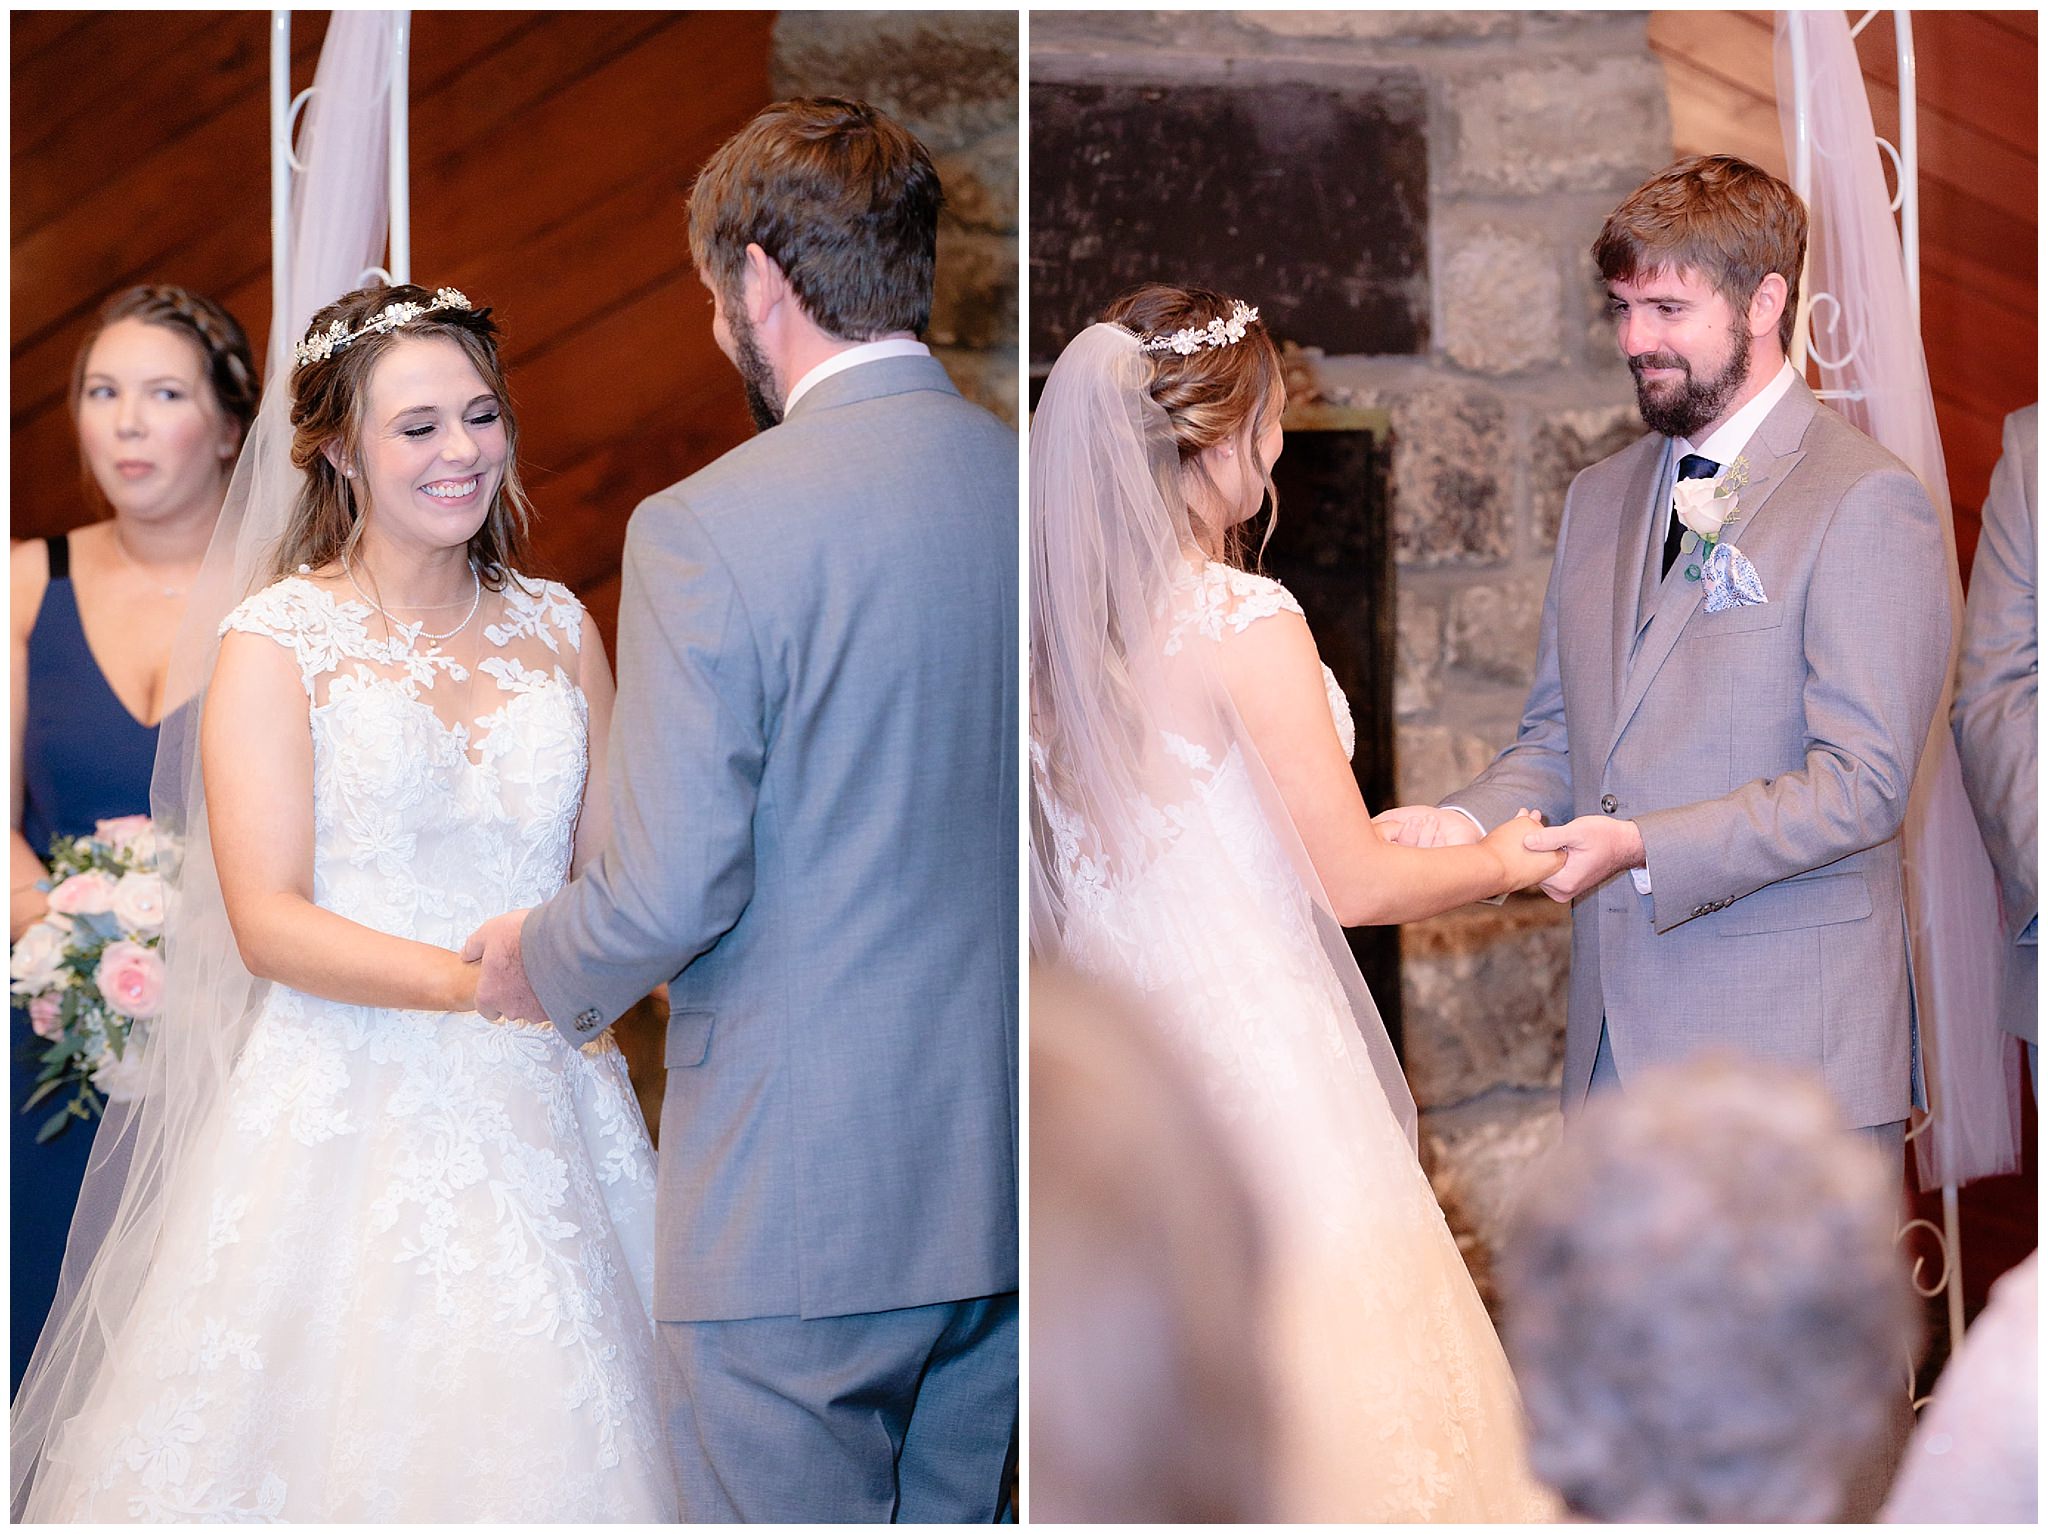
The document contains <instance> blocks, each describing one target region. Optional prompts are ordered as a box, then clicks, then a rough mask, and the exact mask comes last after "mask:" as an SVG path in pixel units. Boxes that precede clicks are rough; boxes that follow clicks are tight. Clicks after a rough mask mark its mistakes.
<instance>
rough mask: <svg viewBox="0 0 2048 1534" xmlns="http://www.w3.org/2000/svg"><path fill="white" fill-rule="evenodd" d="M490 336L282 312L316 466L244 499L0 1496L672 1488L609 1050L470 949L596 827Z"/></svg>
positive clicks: (592, 843) (429, 322)
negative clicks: (154, 934) (493, 978)
mask: <svg viewBox="0 0 2048 1534" xmlns="http://www.w3.org/2000/svg"><path fill="white" fill-rule="evenodd" d="M496 337H497V329H496V327H495V326H494V325H493V324H492V322H491V320H490V318H489V315H488V311H485V310H477V309H473V308H472V307H471V306H470V304H469V302H468V301H467V300H466V299H465V298H463V296H462V295H461V294H459V293H457V292H455V291H454V290H452V289H445V288H444V289H441V290H440V291H439V292H436V293H429V292H427V291H426V290H425V289H422V288H417V287H412V286H404V287H396V288H384V287H371V288H365V289H361V290H359V291H356V292H353V293H350V294H348V295H347V296H346V297H344V298H342V299H340V300H339V301H337V302H336V303H333V304H330V305H329V306H328V307H327V308H325V309H323V310H322V311H320V313H319V314H318V315H316V316H315V318H314V321H313V328H312V330H311V332H310V333H309V335H308V338H307V340H306V341H305V342H303V343H302V344H301V345H300V347H299V348H298V351H297V366H296V368H295V370H294V372H293V375H292V384H291V406H290V411H291V414H290V428H291V461H292V464H293V465H294V466H295V467H296V468H297V469H298V470H299V471H301V472H300V475H299V476H298V478H299V480H300V483H299V487H298V490H297V494H296V497H295V500H291V501H285V502H284V504H289V505H291V507H292V509H291V510H290V514H289V519H288V525H286V526H284V527H283V528H282V532H281V536H278V533H279V528H278V523H279V521H280V520H283V519H282V518H281V516H280V514H279V513H278V512H270V513H268V515H269V518H270V522H269V536H268V537H267V538H263V537H261V536H260V533H261V524H262V523H263V519H264V517H265V515H266V512H265V509H264V508H263V507H261V506H259V505H256V504H253V503H252V505H251V508H250V510H249V513H248V522H249V524H250V528H249V533H248V534H247V535H245V538H244V546H245V551H246V547H247V544H248V538H249V537H250V536H257V537H258V541H259V542H260V543H262V544H263V546H264V547H265V548H266V549H267V552H268V574H269V575H270V576H271V577H272V582H271V583H270V584H267V585H265V586H264V588H263V589H262V590H259V591H257V592H256V593H255V594H254V595H252V596H250V597H248V599H247V600H246V601H243V602H241V603H240V605H239V606H236V607H235V608H234V609H233V611H232V612H231V613H230V614H229V615H228V617H227V619H226V621H225V622H224V623H222V624H221V634H222V636H223V637H222V638H221V640H220V644H219V656H218V660H217V662H216V663H215V665H214V668H213V672H212V676H211V680H210V685H209V687H208V689H207V693H206V696H205V702H204V713H203V717H202V721H201V722H200V723H199V726H198V733H199V740H198V751H197V756H198V759H199V761H200V764H201V772H202V773H203V790H204V791H203V796H201V795H198V794H190V795H188V798H187V801H186V833H187V837H186V843H185V847H184V852H183V858H184V866H183V868H182V869H181V870H180V871H179V875H178V879H177V887H178V890H179V895H178V899H177V901H176V903H175V905H174V907H173V911H172V924H171V927H170V929H169V947H168V949H167V953H168V956H169V963H170V973H171V982H170V992H169V994H168V996H167V998H166V1003H165V1006H164V1008H163V1011H162V1014H161V1018H160V1021H159V1024H158V1030H159V1031H158V1036H157V1037H156V1038H155V1039H154V1040H153V1041H152V1044H151V1046H150V1054H151V1056H152V1058H151V1060H150V1063H149V1071H150V1086H149V1090H148V1092H147V1093H145V1096H144V1099H143V1101H142V1102H141V1103H140V1104H139V1105H136V1111H135V1112H134V1113H133V1114H131V1115H130V1116H128V1117H127V1118H125V1119H124V1120H122V1122H121V1124H120V1130H119V1133H118V1134H117V1135H116V1136H115V1137H114V1138H115V1140H116V1144H115V1146H114V1148H113V1151H112V1154H111V1156H110V1157H109V1159H110V1160H111V1161H112V1162H113V1163H114V1164H113V1165H110V1166H107V1167H104V1168H101V1167H96V1168H95V1172H96V1173H98V1174H99V1190H98V1191H99V1197H100V1200H101V1202H102V1205H103V1206H107V1205H112V1204H113V1202H114V1196H115V1195H118V1205H117V1207H114V1208H112V1210H111V1213H107V1212H104V1210H103V1212H102V1213H101V1214H100V1215H99V1216H97V1218H98V1220H99V1221H100V1226H101V1228H100V1231H99V1235H98V1236H95V1237H92V1238H88V1237H87V1236H86V1234H85V1232H86V1230H87V1228H88V1227H89V1226H91V1225H92V1224H93V1220H94V1218H95V1217H94V1216H92V1215H90V1214H82V1215H81V1217H80V1222H79V1224H78V1226H76V1227H74V1232H73V1238H72V1252H71V1254H70V1256H69V1257H68V1258H67V1272H66V1282H65V1290H66V1291H67V1292H66V1293H65V1294H63V1295H60V1300H59V1311H58V1312H57V1314H56V1315H55V1316H53V1320H52V1322H51V1325H50V1327H49V1329H48V1330H47V1331H46V1332H45V1335H44V1338H43V1340H42V1343H41V1345H40V1346H39V1348H38V1351H37V1356H36V1359H35V1362H34V1364H33V1365H32V1366H31V1371H30V1375H29V1379H28V1381H27V1382H26V1383H25V1385H24V1387H23V1390H22V1394H21V1396H20V1397H19V1398H17V1401H16V1405H15V1414H14V1418H15V1420H14V1463H15V1500H14V1506H15V1511H16V1516H17V1517H24V1516H25V1517H26V1518H27V1519H29V1520H32V1521H34V1520H73V1521H114V1520H120V1521H130V1520H165V1519H174V1520H180V1521H189V1520H201V1519H203V1520H227V1519H234V1520H247V1519H265V1520H270V1519H280V1520H296V1521H313V1520H320V1521H338V1520H347V1521H363V1520H405V1521H413V1522H440V1521H462V1522H473V1521H496V1520H521V1521H537V1520H546V1521H594V1520H606V1521H634V1522H646V1521H667V1520H670V1519H672V1518H673V1517H674V1514H675V1493H674V1489H673V1486H672V1484H671V1481H670V1474H669V1470H668V1468H667V1467H668V1457H667V1454H666V1452H665V1450H664V1449H663V1447H662V1434H661V1428H660V1423H659V1420H658V1418H657V1416H656V1410H655V1404H654V1355H653V1323H652V1320H651V1315H650V1310H649V1300H650V1289H649V1283H650V1279H651V1268H652V1259H653V1251H652V1241H653V1212H654V1164H653V1155H652V1150H651V1148H650V1146H649V1143H648V1138H647V1132H646V1128H645V1126H644V1124H643V1123H642V1121H641V1117H640V1112H639V1108H638V1106H637V1104H636V1102H635V1100H634V1097H633V1093H632V1089H631V1086H630V1084H629V1082H628V1080H627V1075H626V1069H625V1065H624V1061H623V1057H622V1056H621V1055H620V1053H619V1051H618V1048H617V1046H616V1045H615V1044H614V1043H612V1041H611V1039H610V1037H609V1035H607V1036H606V1037H605V1038H603V1039H601V1040H599V1041H598V1042H597V1043H594V1044H590V1045H586V1046H584V1047H583V1048H581V1049H578V1048H577V1047H575V1046H574V1045H572V1044H570V1043H569V1042H567V1041H566V1040H565V1039H564V1038H563V1037H562V1036H561V1035H559V1034H557V1033H556V1032H555V1031H554V1030H553V1029H552V1028H551V1027H549V1026H548V1025H546V1024H544V1023H542V1024H535V1023H523V1022H515V1023H506V1024H499V1023H492V1022H487V1021H485V1020H484V1019H483V1018H482V1017H480V1016H479V1015H478V1014H477V1013H476V1012H475V1010H474V997H475V987H476V973H477V972H476V969H475V968H474V967H473V966H470V965H465V964H463V963H462V962H461V961H460V960H459V959H458V957H457V955H456V952H455V950H457V949H459V948H460V946H461V944H462V942H463V940H464V938H465V937H466V936H467V935H468V934H469V933H470V932H471V931H472V930H474V928H475V927H476V926H477V925H478V924H479V923H480V922H481V921H482V920H483V919H484V918H486V917H489V916H491V915H493V914H495V913H497V912H499V911H502V910H505V909H508V908H511V907H520V906H528V905H533V904H536V903H538V902H539V901H542V900H545V899H546V898H547V897H548V896H549V895H550V894H552V893H553V892H554V891H555V890H556V889H557V888H558V887H559V886H560V885H561V884H562V883H563V881H564V880H565V879H566V878H567V877H568V875H569V873H570V870H571V866H572V861H573V862H574V863H577V864H580V863H581V862H582V861H583V860H585V859H586V858H588V857H590V856H591V855H593V853H594V852H595V851H596V850H597V845H598V843H599V842H601V840H602V838H603V836H604V834H605V812H604V806H603V804H602V803H601V802H600V785H601V783H602V774H601V772H599V771H596V770H594V764H593V763H592V762H591V760H590V754H591V749H592V743H593V742H601V741H602V740H603V738H604V733H605V725H606V721H607V719H608V716H609V712H610V706H611V695H612V684H611V680H610V676H609V673H608V671H607V669H606V665H605V659H604V655H603V652H602V648H601V646H600V643H599V640H598V636H597V634H596V632H595V630H594V629H593V628H592V627H591V626H590V625H589V623H588V622H587V621H586V616H585V614H584V612H583V610H582V608H581V607H580V606H579V605H578V604H577V602H576V600H575V598H574V597H573V596H571V595H570V594H569V593H568V591H567V590H565V589H564V588H563V587H561V586H559V585H555V584H553V583H551V582H538V581H532V580H528V579H527V578H525V577H523V576H521V575H520V574H519V573H518V571H517V569H516V564H517V562H518V560H519V559H520V557H521V555H522V553H523V542H524V537H523V535H524V523H525V513H526V502H525V496H524V494H523V492H522V491H521V489H520V485H519V477H518V470H517V464H516V461H515V456H514V450H515V447H516V443H517V429H516V426H515V424H514V421H513V417H512V414H511V409H510V402H509V399H508V397H507V393H506V389H505V384H504V375H503V373H502V372H501V370H500V367H499V361H498V351H497V340H496ZM279 424H281V423H279ZM280 499H281V501H282V500H283V498H280ZM195 712H197V711H196V710H191V711H188V713H195ZM163 786H164V776H163V773H162V770H161V768H160V773H159V796H160V804H161V802H162V792H163ZM175 787H176V784H175V780H174V781H173V788H174V789H175ZM208 822H210V837H209V835H208ZM209 850H210V854H211V856H210V858H209V856H208V853H209ZM214 875H217V883H216V882H215V878H214ZM216 1077H217V1078H218V1079H217V1080H216V1079H215V1078H216ZM112 1126H113V1121H112V1120H110V1127H112ZM122 1161H126V1162H127V1163H128V1175H127V1176H126V1178H125V1179H123V1177H122V1175H121V1165H120V1163H121V1162H122ZM88 1187H89V1188H90V1187H92V1184H91V1183H89V1184H88ZM110 1190H111V1191H110ZM102 1237H103V1239H101V1238H102ZM94 1240H98V1245H97V1247H94V1246H93V1244H92V1243H93V1241H94ZM67 1301H68V1303H67ZM25 1477H29V1478H30V1479H27V1480H26V1481H25V1479H24V1478H25Z"/></svg>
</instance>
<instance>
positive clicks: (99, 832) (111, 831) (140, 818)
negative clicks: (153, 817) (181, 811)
mask: <svg viewBox="0 0 2048 1534" xmlns="http://www.w3.org/2000/svg"><path fill="white" fill-rule="evenodd" d="M153 829H155V827H154V826H153V825H152V823H151V821H150V818H149V817H148V816H147V815H122V816H120V817H118V818H117V819H114V820H103V821H101V822H100V823H99V824H98V825H96V826H94V827H93V830H92V834H93V835H94V836H96V837H98V838H99V839H100V840H101V841H103V842H105V843H107V844H108V845H109V846H111V847H113V848H114V849H115V850H116V851H119V850H120V849H122V848H124V847H126V846H128V845H129V844H130V843H132V842H134V841H135V840H136V839H137V838H139V837H141V836H143V835H145V834H146V833H148V832H149V831H151V830H153Z"/></svg>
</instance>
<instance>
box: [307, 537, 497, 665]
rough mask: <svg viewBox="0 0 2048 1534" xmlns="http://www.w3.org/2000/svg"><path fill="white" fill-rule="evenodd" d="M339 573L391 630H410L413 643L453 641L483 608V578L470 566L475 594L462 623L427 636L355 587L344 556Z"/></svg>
mask: <svg viewBox="0 0 2048 1534" xmlns="http://www.w3.org/2000/svg"><path fill="white" fill-rule="evenodd" d="M341 573H342V574H343V575H345V576H347V577H348V583H349V585H350V586H352V587H354V588H355V593H356V595H357V596H359V597H361V598H362V599H363V600H364V601H365V602H368V603H369V604H370V606H371V608H372V609H374V610H375V611H376V612H378V613H382V614H383V617H384V621H385V622H386V623H388V624H390V625H391V626H392V627H393V628H395V629H398V630H400V631H401V632H403V631H404V630H406V629H411V630H412V635H413V638H414V640H415V641H417V640H421V639H424V640H427V641H429V642H430V643H432V644H439V643H440V642H441V641H442V640H444V639H453V638H454V637H455V636H456V635H457V634H459V633H461V632H462V631H463V630H464V629H466V628H468V627H469V620H470V619H472V618H474V617H475V616H476V610H477V609H478V608H479V607H481V606H483V601H484V578H483V577H482V576H481V575H479V574H478V573H477V569H476V566H475V565H471V566H470V567H469V578H470V579H471V580H472V581H474V582H476V593H475V595H473V596H472V597H471V598H470V599H469V611H468V612H466V613H464V614H463V615H462V621H461V622H460V623H458V624H456V625H455V627H454V628H452V629H450V630H448V632H447V633H445V634H428V633H424V632H422V629H421V625H419V624H416V623H407V622H405V621H404V620H403V619H401V618H394V617H393V616H392V615H391V614H390V613H389V612H386V611H385V609H384V607H383V606H382V604H380V603H379V602H377V601H376V600H375V599H374V598H372V597H371V595H370V594H369V593H368V592H367V591H365V590H363V588H362V587H361V586H357V585H356V573H355V571H353V570H351V569H350V568H349V563H348V558H347V556H346V555H344V556H343V557H342V561H341Z"/></svg>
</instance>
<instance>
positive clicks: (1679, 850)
mask: <svg viewBox="0 0 2048 1534" xmlns="http://www.w3.org/2000/svg"><path fill="white" fill-rule="evenodd" d="M1947 565H1948V556H1947V551H1946V549H1945V547H1944V542H1943V538H1942V531H1941V523H1940V519H1939V517H1938V515H1937V513H1936V512H1935V510H1934V507H1933V505H1932V503H1930V502H1929V501H1928V499H1927V492H1926V491H1925V490H1924V489H1922V488H1921V485H1920V482H1919V481H1918V480H1917V479H1915V478H1913V476H1912V475H1911V474H1910V473H1908V472H1906V471H1905V470H1904V469H1899V468H1885V469H1879V470H1876V471H1873V472H1872V473H1870V474H1868V475H1865V476H1864V477H1863V478H1862V479H1860V480H1858V481H1857V482H1856V483H1855V484H1853V485H1851V486H1850V487H1849V488H1848V490H1847V491H1846V492H1845V493H1844V495H1843V497H1842V500H1841V502H1840V503H1839V504H1838V505H1837V507H1836V508H1835V512H1834V515H1833V517H1832V518H1831V519H1830V522H1829V525H1828V529H1827V531H1826V533H1825V534H1824V535H1823V536H1822V539H1821V546H1820V549H1819V552H1818V554H1817V555H1816V557H1815V563H1814V568H1813V574H1812V578H1811V582H1810V584H1809V586H1808V588H1807V601H1806V624H1805V636H1804V637H1805V646H1806V676H1805V680H1804V683H1803V686H1802V689H1801V694H1800V696H1801V702H1802V706H1803V709H1804V714H1805V720H1806V759H1805V762H1804V763H1803V765H1802V766H1801V767H1800V768H1799V769H1798V770H1797V771H1794V772H1787V773H1782V774H1780V775H1779V776H1777V777H1775V778H1757V779H1753V780H1752V781H1750V782H1748V783H1745V784H1743V785H1742V787H1740V788H1738V789H1736V790H1735V791H1734V792H1733V793H1730V794H1724V795H1722V796H1721V797H1720V798H1718V799H1704V800H1701V801H1699V802H1698V803H1696V804H1686V805H1679V806H1677V807H1675V808H1673V809H1668V810H1653V811H1651V812H1650V813H1648V814H1645V815H1640V816H1638V817H1637V818H1636V824H1637V826H1638V827H1639V828H1640V829H1641V831H1642V834H1643V849H1644V852H1645V854H1646V861H1647V865H1648V868H1649V871H1650V879H1651V883H1652V885H1653V888H1654V893H1653V894H1652V896H1651V899H1652V901H1653V909H1652V915H1651V924H1652V925H1653V926H1654V927H1655V928H1656V929H1657V930H1658V931H1659V932H1666V931H1669V930H1670V929H1671V928H1673V927H1676V926H1678V925H1679V924H1680V923H1682V922H1685V921H1689V920H1690V919H1691V918H1692V917H1693V916H1694V915H1695V914H1696V912H1697V910H1698V908H1699V907H1702V906H1707V905H1711V904H1715V903H1719V902H1727V901H1732V900H1738V899H1740V898H1741V897H1742V896H1744V895H1748V894H1751V893H1753V892H1755V891H1756V890H1760V889H1762V888H1763V887H1764V886H1765V885H1767V884H1775V883H1777V882H1778V881H1779V880H1780V879H1789V878H1791V877H1793V876H1794V875H1796V874H1802V873H1806V872H1808V871H1810V870H1812V869H1815V868H1819V867H1821V866H1823V865H1824V864H1828V863H1832V862H1835V861H1836V860H1838V859H1840V858H1845V857H1847V856H1849V855H1850V854H1851V853H1854V852H1860V851H1862V850H1863V849H1864V848H1866V847H1875V846H1877V845H1879V844H1880V843H1882V842H1886V841H1889V840H1890V839H1891V838H1892V837H1894V836H1896V835H1897V834H1898V832H1899V828H1900V826H1902V825H1903V824H1904V823H1905V818H1906V798H1907V795H1908V794H1909V793H1910V792H1911V790H1912V787H1913V774H1914V772H1915V770H1916V769H1917V768H1918V767H1919V763H1920V754H1921V751H1922V750H1923V749H1924V748H1925V746H1926V743H1927V737H1928V732H1929V730H1930V729H1931V727H1932V726H1933V723H1934V711H1935V709H1936V708H1937V707H1939V706H1940V703H1941V690H1942V685H1943V682H1944V680H1945V676H1946V672H1947V669H1948V662H1949V654H1950V649H1949V642H1950V640H1951V639H1952V638H1953V636H1954V615H1953V613H1952V612H1951V610H1950V607H1949V584H1948V581H1947V578H1946V573H1945V572H1946V570H1947Z"/></svg>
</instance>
